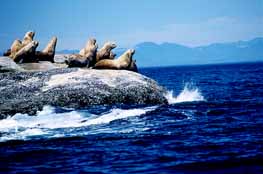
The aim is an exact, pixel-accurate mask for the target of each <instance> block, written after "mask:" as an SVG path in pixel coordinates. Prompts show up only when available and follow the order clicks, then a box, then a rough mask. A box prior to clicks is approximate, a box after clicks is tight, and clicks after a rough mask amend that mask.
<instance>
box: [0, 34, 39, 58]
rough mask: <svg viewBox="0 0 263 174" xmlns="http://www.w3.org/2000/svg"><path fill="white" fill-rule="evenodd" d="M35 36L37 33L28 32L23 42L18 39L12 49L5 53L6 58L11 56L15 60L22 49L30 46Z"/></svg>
mask: <svg viewBox="0 0 263 174" xmlns="http://www.w3.org/2000/svg"><path fill="white" fill-rule="evenodd" d="M34 36H35V33H34V32H33V31H28V32H27V33H26V34H25V36H24V39H23V41H22V42H21V41H20V40H18V39H16V40H15V41H14V42H13V43H12V45H11V49H8V50H7V51H6V52H5V53H4V56H9V57H11V58H12V59H14V56H15V54H16V53H17V52H18V51H19V50H20V49H22V48H23V47H24V46H26V45H27V44H29V43H30V42H32V41H33V38H34Z"/></svg>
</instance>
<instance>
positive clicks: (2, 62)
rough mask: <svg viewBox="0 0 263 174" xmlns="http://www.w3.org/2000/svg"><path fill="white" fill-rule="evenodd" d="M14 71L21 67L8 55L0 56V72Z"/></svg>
mask: <svg viewBox="0 0 263 174" xmlns="http://www.w3.org/2000/svg"><path fill="white" fill-rule="evenodd" d="M15 71H23V68H21V67H20V66H18V65H17V64H16V63H15V62H14V61H13V60H12V59H10V58H9V57H0V73H2V72H15Z"/></svg>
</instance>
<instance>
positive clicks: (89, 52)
mask: <svg viewBox="0 0 263 174" xmlns="http://www.w3.org/2000/svg"><path fill="white" fill-rule="evenodd" d="M97 49H98V44H96V39H94V38H91V39H89V40H88V41H87V44H86V46H85V48H83V49H81V50H80V52H79V55H81V56H83V57H86V58H87V59H89V66H94V65H95V63H96V54H97Z"/></svg>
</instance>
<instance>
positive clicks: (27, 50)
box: [11, 41, 38, 63]
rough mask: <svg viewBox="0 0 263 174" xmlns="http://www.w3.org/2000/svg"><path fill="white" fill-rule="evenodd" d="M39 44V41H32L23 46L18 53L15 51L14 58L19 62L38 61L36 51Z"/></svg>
mask: <svg viewBox="0 0 263 174" xmlns="http://www.w3.org/2000/svg"><path fill="white" fill-rule="evenodd" d="M37 46H38V42H37V41H32V42H30V43H29V44H27V45H26V46H24V47H22V48H21V49H20V50H19V51H18V52H17V53H15V55H14V56H13V57H12V58H13V60H14V61H15V62H19V63H27V62H36V59H35V51H36V48H37ZM11 50H12V48H11Z"/></svg>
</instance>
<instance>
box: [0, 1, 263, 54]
mask: <svg viewBox="0 0 263 174" xmlns="http://www.w3.org/2000/svg"><path fill="white" fill-rule="evenodd" d="M0 4H1V10H0V18H1V26H0V51H1V50H6V49H7V48H9V47H10V45H11V44H12V42H13V40H15V39H22V38H23V36H24V33H25V32H27V31H28V30H33V31H35V32H36V36H35V40H37V41H39V42H40V48H43V47H44V46H45V45H46V44H47V42H48V41H49V40H50V39H51V37H52V36H57V37H58V45H57V50H63V49H81V48H82V47H84V45H85V43H86V41H87V39H88V38H90V37H95V38H96V39H97V41H98V43H99V46H101V45H102V44H103V42H105V41H115V42H116V43H117V45H119V47H133V46H134V45H136V44H138V43H140V42H146V41H151V42H156V43H162V42H174V43H179V44H183V45H186V46H191V47H195V46H200V45H208V44H211V43H215V42H232V41H238V40H250V39H253V38H255V37H263V0H220V1H216V0H183V1H182V0H44V1H42V0H1V1H0Z"/></svg>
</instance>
